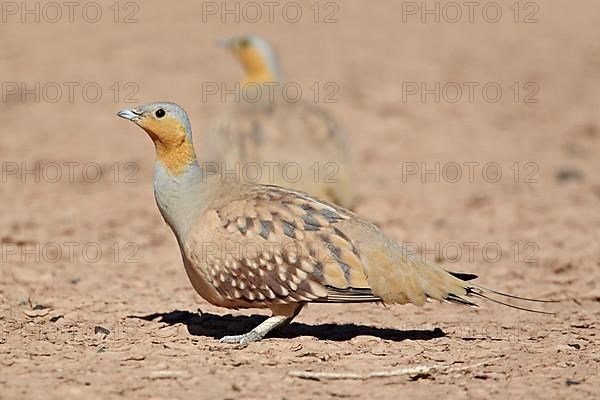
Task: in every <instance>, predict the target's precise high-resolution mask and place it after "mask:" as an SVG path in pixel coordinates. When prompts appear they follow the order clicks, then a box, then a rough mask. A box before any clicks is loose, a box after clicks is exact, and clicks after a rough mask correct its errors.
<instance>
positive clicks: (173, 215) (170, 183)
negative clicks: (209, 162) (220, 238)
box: [154, 160, 206, 243]
mask: <svg viewBox="0 0 600 400" xmlns="http://www.w3.org/2000/svg"><path fill="white" fill-rule="evenodd" d="M204 178H205V175H204V172H203V171H202V168H200V166H199V165H198V163H197V162H196V161H195V160H194V162H193V163H190V164H189V165H188V166H187V167H186V170H185V171H184V172H183V173H182V174H180V175H178V176H173V175H170V174H169V173H168V172H167V170H166V168H165V167H164V166H163V165H162V163H161V162H160V161H158V160H157V161H156V165H155V168H154V196H155V198H156V204H157V205H158V208H159V210H160V213H161V214H162V216H163V218H164V219H165V221H166V222H167V224H168V225H169V226H170V227H171V229H172V230H173V232H174V233H175V236H176V237H177V240H178V241H179V242H180V243H182V242H183V240H184V239H185V236H186V234H187V232H188V230H189V229H190V227H191V226H192V225H193V224H194V223H195V222H196V221H197V219H198V217H199V215H200V213H201V212H202V204H205V201H204V200H205V197H206V191H205V190H204V189H206V188H205V186H206V184H205V182H204Z"/></svg>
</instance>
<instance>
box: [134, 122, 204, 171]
mask: <svg viewBox="0 0 600 400" xmlns="http://www.w3.org/2000/svg"><path fill="white" fill-rule="evenodd" d="M137 124H138V125H139V126H140V127H142V128H143V129H144V130H145V131H146V132H147V133H148V135H149V136H150V137H151V138H152V140H153V141H154V144H155V146H156V156H157V158H158V160H159V161H160V162H161V163H162V164H163V165H164V166H165V168H166V169H167V171H168V172H169V174H171V175H175V176H177V175H181V174H182V173H183V171H184V170H185V167H186V166H188V165H189V164H190V163H192V162H193V161H194V159H195V154H194V147H193V146H192V143H191V142H190V140H189V139H188V137H187V135H186V132H185V127H184V125H183V124H182V123H181V122H180V121H179V120H177V119H175V118H173V117H169V116H167V117H165V118H161V119H157V118H154V117H153V116H146V117H144V118H142V119H141V120H140V121H138V122H137Z"/></svg>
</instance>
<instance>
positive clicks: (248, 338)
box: [219, 330, 265, 346]
mask: <svg viewBox="0 0 600 400" xmlns="http://www.w3.org/2000/svg"><path fill="white" fill-rule="evenodd" d="M264 336H265V335H261V334H260V333H259V332H257V331H256V330H251V331H250V332H248V333H244V334H243V335H231V336H223V337H222V338H221V339H219V343H235V344H240V345H242V346H245V345H247V344H249V343H254V342H258V341H259V340H260V339H262V338H263V337H264Z"/></svg>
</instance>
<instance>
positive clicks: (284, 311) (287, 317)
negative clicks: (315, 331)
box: [219, 303, 304, 345]
mask: <svg viewBox="0 0 600 400" xmlns="http://www.w3.org/2000/svg"><path fill="white" fill-rule="evenodd" d="M302 306H304V303H295V304H278V305H273V306H271V310H272V311H273V315H272V316H271V317H269V318H267V319H266V320H265V321H263V322H262V323H261V324H260V325H258V326H257V327H256V328H254V329H252V330H251V331H250V332H248V333H244V334H243V335H232V336H223V337H222V338H221V340H219V342H221V343H239V344H242V345H244V344H248V343H252V342H258V341H259V340H261V339H262V338H264V337H265V336H266V335H267V334H268V333H269V332H271V331H273V330H276V329H280V328H283V327H285V326H287V325H288V324H289V323H290V322H292V319H294V317H295V316H296V315H298V313H299V312H300V310H301V309H302Z"/></svg>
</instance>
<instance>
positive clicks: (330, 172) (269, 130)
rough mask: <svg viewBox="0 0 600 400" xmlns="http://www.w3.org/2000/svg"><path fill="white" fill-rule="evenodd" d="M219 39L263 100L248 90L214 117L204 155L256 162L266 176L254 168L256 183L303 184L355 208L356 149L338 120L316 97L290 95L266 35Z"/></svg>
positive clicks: (223, 163) (223, 164)
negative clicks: (351, 148)
mask: <svg viewBox="0 0 600 400" xmlns="http://www.w3.org/2000/svg"><path fill="white" fill-rule="evenodd" d="M218 43H219V44H220V45H221V46H223V47H224V48H226V49H227V50H228V51H229V52H230V53H231V54H232V55H233V56H234V57H235V58H236V59H237V60H238V62H239V63H240V65H241V66H242V68H243V70H244V78H243V79H242V80H241V82H240V84H241V86H240V90H246V89H247V90H248V91H251V90H257V89H258V90H260V91H261V92H260V93H262V94H261V95H260V96H259V98H258V100H256V96H254V94H252V96H250V95H248V96H247V97H248V98H244V97H243V96H242V97H241V98H240V101H236V102H235V104H231V105H230V107H228V108H227V110H225V111H224V112H223V113H222V114H221V115H220V116H218V117H217V118H216V119H215V120H214V121H213V123H212V124H211V127H210V128H209V132H208V137H207V143H206V147H205V149H204V150H205V152H204V154H203V155H204V157H203V158H204V160H206V161H210V162H214V163H216V164H217V165H218V166H219V167H220V170H221V171H232V170H235V169H236V167H237V168H238V170H242V169H243V168H244V166H246V165H248V164H249V163H255V165H256V166H258V167H257V168H260V176H258V174H256V173H255V171H252V179H254V182H256V183H261V184H271V185H277V186H283V187H289V188H293V189H297V190H300V191H303V192H306V193H309V194H311V195H314V196H317V197H319V198H322V199H326V200H329V201H331V202H333V203H336V204H339V205H341V206H343V207H346V208H351V207H352V206H353V203H354V193H353V188H352V185H351V178H352V172H351V160H350V151H349V146H348V138H347V135H346V133H345V131H344V130H343V129H342V128H341V127H340V125H339V124H338V122H337V121H336V120H335V119H334V118H333V117H332V116H331V115H330V114H328V113H327V112H325V111H324V110H323V109H321V108H320V107H318V106H317V105H316V104H314V103H311V102H309V101H303V100H300V101H297V102H292V101H290V100H289V99H286V98H285V96H284V95H283V94H282V87H283V85H284V84H285V83H284V81H283V79H282V74H281V69H280V67H279V61H278V58H277V55H276V53H275V50H274V49H273V47H272V46H271V45H270V44H269V42H267V41H266V40H265V39H264V38H262V37H260V36H257V35H244V36H240V37H234V38H228V39H220V40H219V41H218ZM250 85H251V86H252V87H251V88H250V87H249V86H250ZM266 85H269V86H268V87H267V86H266ZM250 97H252V99H251V100H249V98H250ZM240 166H241V167H240ZM245 175H246V174H242V178H246V176H245Z"/></svg>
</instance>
